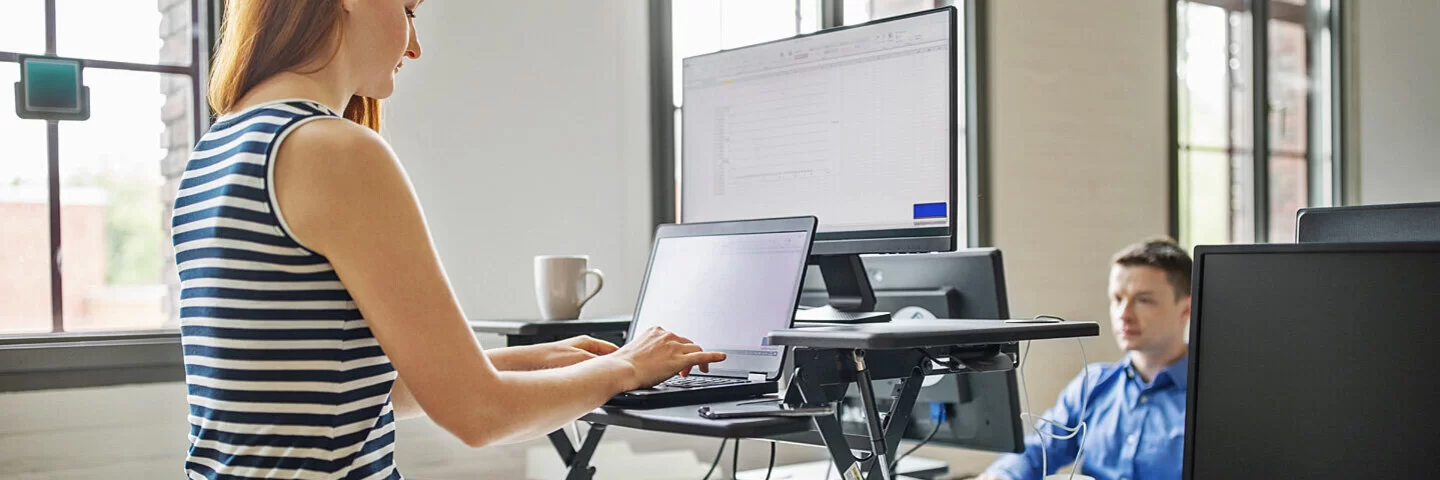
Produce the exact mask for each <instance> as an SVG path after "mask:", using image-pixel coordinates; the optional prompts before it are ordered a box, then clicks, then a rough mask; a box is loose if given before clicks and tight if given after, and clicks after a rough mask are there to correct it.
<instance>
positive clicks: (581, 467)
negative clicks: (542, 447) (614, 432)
mask: <svg viewBox="0 0 1440 480" xmlns="http://www.w3.org/2000/svg"><path fill="white" fill-rule="evenodd" d="M604 434H605V426H604V425H600V424H591V425H590V431H589V432H588V433H586V434H585V442H584V443H583V444H581V445H580V451H578V452H577V451H575V447H574V446H572V445H571V444H570V436H568V435H566V434H565V429H564V428H561V429H559V430H556V431H553V432H550V435H549V437H550V444H551V445H553V446H555V451H556V452H557V453H559V454H560V461H561V462H564V463H565V466H566V467H569V469H570V470H569V472H568V473H566V475H565V480H590V479H591V478H593V477H594V476H595V467H592V466H590V459H591V458H592V457H594V456H595V449H596V447H599V446H600V437H601V436H603V435H604Z"/></svg>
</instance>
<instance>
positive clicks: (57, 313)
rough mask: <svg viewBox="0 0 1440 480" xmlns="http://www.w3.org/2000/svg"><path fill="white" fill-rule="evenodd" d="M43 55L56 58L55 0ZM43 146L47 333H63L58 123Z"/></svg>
mask: <svg viewBox="0 0 1440 480" xmlns="http://www.w3.org/2000/svg"><path fill="white" fill-rule="evenodd" d="M45 54H46V55H52V56H53V55H55V0H45ZM45 143H46V151H47V160H46V161H47V163H48V166H47V169H48V170H49V180H48V183H49V184H48V185H47V188H46V190H47V191H48V193H49V201H48V202H47V203H48V207H49V210H50V331H52V332H63V331H65V298H64V297H63V290H62V289H61V285H62V283H61V277H60V124H59V122H56V121H55V120H49V121H47V122H46V127H45Z"/></svg>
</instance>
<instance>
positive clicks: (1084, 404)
mask: <svg viewBox="0 0 1440 480" xmlns="http://www.w3.org/2000/svg"><path fill="white" fill-rule="evenodd" d="M1075 343H1077V344H1079V345H1080V358H1081V360H1082V361H1083V362H1084V364H1082V366H1081V369H1080V375H1081V377H1080V419H1079V420H1080V423H1078V424H1076V425H1075V426H1074V427H1071V426H1068V425H1065V424H1062V423H1060V422H1056V421H1054V420H1050V419H1048V418H1045V417H1042V416H1038V415H1034V414H1032V413H1030V412H1029V410H1030V389H1029V388H1028V386H1027V385H1026V382H1025V365H1026V364H1028V363H1030V362H1029V359H1030V342H1028V341H1027V342H1025V353H1024V355H1022V356H1021V359H1020V369H1019V373H1020V389H1021V390H1022V391H1023V394H1024V395H1023V396H1024V398H1023V400H1024V402H1025V404H1024V406H1023V408H1024V409H1025V410H1026V411H1024V412H1021V413H1020V417H1021V418H1025V419H1029V420H1030V421H1031V422H1033V423H1031V424H1030V428H1031V429H1032V430H1033V431H1034V432H1035V436H1036V438H1037V439H1038V440H1039V441H1040V471H1041V477H1045V476H1048V475H1049V472H1050V460H1049V455H1048V454H1047V453H1046V451H1045V440H1047V439H1048V440H1069V439H1072V438H1075V437H1076V436H1077V435H1078V436H1079V446H1078V447H1077V449H1076V452H1075V460H1074V462H1073V466H1072V468H1071V469H1070V479H1071V480H1074V478H1075V469H1076V468H1079V467H1080V466H1081V462H1082V461H1084V459H1085V435H1086V433H1088V431H1089V428H1088V425H1087V424H1086V422H1085V411H1086V409H1087V408H1088V407H1089V402H1090V396H1089V393H1088V391H1089V383H1090V358H1089V356H1088V355H1086V353H1085V343H1084V342H1081V341H1080V339H1078V338H1077V339H1076V340H1075ZM1041 424H1044V425H1049V426H1051V427H1053V428H1057V429H1059V430H1062V431H1064V432H1067V434H1065V435H1056V434H1052V433H1050V432H1047V431H1044V430H1042V429H1041V428H1040V426H1041Z"/></svg>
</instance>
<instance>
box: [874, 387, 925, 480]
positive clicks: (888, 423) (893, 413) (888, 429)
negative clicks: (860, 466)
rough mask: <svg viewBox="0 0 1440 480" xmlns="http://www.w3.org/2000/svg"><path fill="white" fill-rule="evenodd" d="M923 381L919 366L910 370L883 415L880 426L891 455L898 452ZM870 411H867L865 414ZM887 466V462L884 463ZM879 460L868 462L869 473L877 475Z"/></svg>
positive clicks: (887, 449)
mask: <svg viewBox="0 0 1440 480" xmlns="http://www.w3.org/2000/svg"><path fill="white" fill-rule="evenodd" d="M924 382H925V374H924V372H921V371H920V369H919V368H916V369H914V370H911V371H910V376H908V377H905V379H904V380H902V383H900V384H899V385H897V386H896V389H898V391H897V392H895V396H894V400H895V401H894V403H892V404H891V405H890V414H889V415H886V416H885V422H884V423H885V424H884V426H883V427H882V428H883V429H884V432H885V448H886V451H887V452H891V454H892V455H898V454H899V452H900V439H901V438H903V437H904V436H905V426H906V425H907V424H909V423H910V412H913V411H914V407H915V399H916V398H918V397H919V396H920V387H921V386H922V384H924ZM869 415H870V413H869V412H868V411H867V412H866V416H869ZM886 467H889V464H888V463H887V464H886ZM877 472H879V462H874V463H871V464H870V470H869V475H879V473H877Z"/></svg>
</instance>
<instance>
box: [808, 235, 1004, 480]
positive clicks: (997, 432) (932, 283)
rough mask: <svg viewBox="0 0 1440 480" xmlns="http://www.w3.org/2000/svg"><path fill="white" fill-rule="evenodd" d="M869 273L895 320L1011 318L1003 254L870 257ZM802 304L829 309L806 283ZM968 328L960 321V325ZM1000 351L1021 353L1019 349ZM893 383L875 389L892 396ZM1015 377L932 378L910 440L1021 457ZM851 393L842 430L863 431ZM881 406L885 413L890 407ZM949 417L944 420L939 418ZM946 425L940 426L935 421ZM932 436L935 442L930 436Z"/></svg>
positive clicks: (817, 284)
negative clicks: (1010, 453)
mask: <svg viewBox="0 0 1440 480" xmlns="http://www.w3.org/2000/svg"><path fill="white" fill-rule="evenodd" d="M865 267H866V270H867V271H868V273H869V276H870V280H871V282H872V283H873V284H874V285H875V288H876V290H875V294H876V298H877V302H878V303H877V308H880V309H885V310H889V311H892V312H895V319H894V320H893V321H896V322H903V321H906V320H907V319H910V318H956V319H1005V318H1009V317H1010V307H1009V301H1008V299H1007V297H1006V291H1005V273H1004V272H1005V270H1004V263H1003V262H1002V259H1001V254H1000V250H998V249H994V248H976V249H968V250H960V251H956V252H952V253H934V254H921V255H867V256H866V257H865ZM803 288H804V289H803V291H802V293H801V303H802V304H806V305H821V304H824V302H825V289H824V284H823V282H822V281H821V280H820V279H818V278H813V276H807V277H806V282H805V285H804V287H803ZM956 321H963V320H956ZM1003 351H1006V352H1010V353H1018V349H1016V348H1015V346H1014V345H1010V346H1006V347H1005V348H1004V349H1003ZM895 383H897V382H896V381H895V380H881V381H876V382H875V390H876V391H878V392H888V391H890V390H891V389H892V388H893V385H894V384H895ZM1017 385H1018V384H1017V383H1016V376H1015V372H1014V371H1008V372H982V373H968V374H963V375H942V376H932V377H928V378H926V380H925V384H924V387H923V388H921V389H920V396H919V397H918V398H917V399H916V404H915V409H914V410H913V411H912V412H911V422H910V424H909V425H907V426H906V428H905V438H907V439H910V440H925V439H926V438H927V437H928V438H929V439H930V444H933V445H948V446H954V447H961V448H968V449H973V450H986V451H993V452H1016V451H1020V450H1023V449H1024V441H1023V437H1024V429H1023V424H1022V423H1021V420H1020V403H1019V396H1018V395H1017V389H1018V387H1017ZM854 390H855V389H853V388H852V389H851V391H850V392H847V393H848V394H847V396H846V399H845V403H846V406H847V407H853V408H850V409H848V410H847V412H853V413H849V414H848V416H847V415H842V419H844V420H845V424H844V427H845V428H846V429H847V430H848V431H851V432H852V433H862V432H864V429H865V426H864V419H863V415H856V413H858V412H859V411H860V409H859V405H860V404H859V397H858V396H855V391H854ZM885 403H886V402H882V404H883V405H882V408H889V406H888V404H885ZM937 412H944V416H943V417H939V416H937V415H934V414H935V413H937ZM937 418H943V419H944V421H943V422H939V423H937V422H936V419H937ZM932 432H934V435H933V436H932V435H931V433H932Z"/></svg>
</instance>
